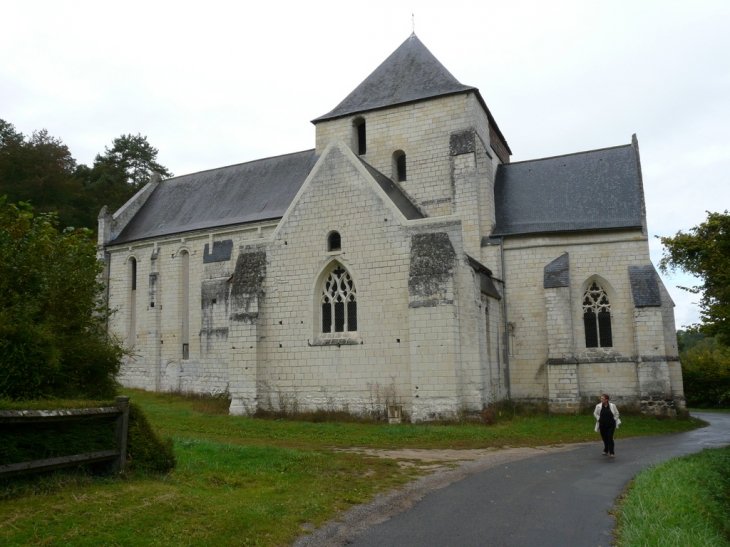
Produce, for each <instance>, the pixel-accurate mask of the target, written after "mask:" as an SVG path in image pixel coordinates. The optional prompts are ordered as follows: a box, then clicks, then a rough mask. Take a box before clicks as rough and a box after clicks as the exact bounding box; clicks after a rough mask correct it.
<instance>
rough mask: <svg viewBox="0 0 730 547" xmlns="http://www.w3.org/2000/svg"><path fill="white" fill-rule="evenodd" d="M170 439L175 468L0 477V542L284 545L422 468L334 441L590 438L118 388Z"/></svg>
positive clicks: (572, 432)
mask: <svg viewBox="0 0 730 547" xmlns="http://www.w3.org/2000/svg"><path fill="white" fill-rule="evenodd" d="M124 394H126V395H130V396H131V398H132V400H133V401H135V402H137V403H139V404H140V405H142V406H143V407H144V409H145V412H146V413H147V415H148V417H149V419H150V421H151V423H152V424H153V425H154V426H155V427H156V428H157V429H158V430H159V432H160V433H162V434H163V435H170V436H172V437H173V438H174V440H175V453H176V456H177V458H178V467H177V469H176V470H175V471H174V472H173V473H171V474H169V475H167V476H165V477H162V478H160V477H153V476H143V475H141V474H132V475H129V476H127V477H126V478H123V479H113V478H99V477H91V476H88V475H84V474H81V473H77V474H56V475H45V476H37V477H32V478H28V479H24V480H15V481H12V482H10V481H6V482H4V483H2V482H0V545H3V546H16V545H17V546H20V545H24V546H26V545H38V546H40V545H44V546H46V545H49V546H50V545H59V546H61V545H63V546H86V545H89V546H91V545H93V546H99V545H130V546H131V545H134V546H153V545H160V546H163V545H170V546H173V545H174V546H178V545H180V546H187V545H221V546H226V545H261V546H274V545H286V544H288V543H291V542H292V541H293V540H294V539H295V538H296V537H297V536H298V535H300V534H302V533H303V529H302V524H304V523H312V524H314V525H315V526H318V525H321V524H322V523H323V522H324V521H325V520H328V519H331V518H335V517H336V515H337V514H338V512H339V511H343V510H346V509H347V508H349V507H351V506H352V505H354V504H359V503H363V502H366V501H368V500H370V499H371V498H372V497H373V495H375V494H376V493H378V492H381V491H385V490H389V489H392V488H395V487H398V486H399V485H402V484H404V483H405V482H407V481H409V480H412V479H413V477H414V476H417V475H419V474H420V473H423V472H426V471H424V470H422V469H420V468H419V466H418V465H416V466H414V467H407V468H403V467H400V466H399V465H398V463H397V462H396V461H394V460H387V459H381V458H374V457H369V456H366V455H361V454H350V453H342V452H338V451H336V450H333V449H334V448H337V447H352V446H361V447H373V448H381V447H382V448H390V449H392V448H399V447H412V448H449V447H452V448H484V447H489V446H505V445H509V446H518V445H533V446H536V445H546V444H555V443H568V442H578V441H586V440H589V441H597V440H598V435H597V434H596V433H594V432H593V423H594V421H593V417H592V416H564V417H552V418H548V417H546V416H539V417H517V418H514V419H511V420H504V421H501V422H499V423H497V424H495V425H492V426H485V425H479V424H464V425H399V426H395V425H394V426H388V425H384V424H375V423H373V424H370V423H330V422H323V423H309V422H295V421H284V420H261V419H250V418H244V417H232V416H227V415H222V414H216V413H215V412H220V411H221V408H220V405H219V404H216V403H215V402H212V403H211V402H210V401H208V402H206V401H201V400H195V399H186V398H182V397H179V396H175V395H167V394H156V393H147V392H143V391H137V390H124ZM697 426H698V422H697V421H696V420H684V421H682V420H667V421H658V420H656V419H652V418H647V417H643V416H629V417H626V419H625V420H624V424H622V426H621V429H620V431H619V436H620V437H627V436H632V435H649V434H657V433H670V432H676V431H685V430H688V429H692V428H695V427H697Z"/></svg>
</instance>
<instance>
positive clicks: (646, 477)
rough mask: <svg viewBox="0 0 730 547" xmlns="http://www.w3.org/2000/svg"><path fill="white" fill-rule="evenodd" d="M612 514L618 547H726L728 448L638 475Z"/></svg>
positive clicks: (729, 533)
mask: <svg viewBox="0 0 730 547" xmlns="http://www.w3.org/2000/svg"><path fill="white" fill-rule="evenodd" d="M615 514H616V519H617V520H616V541H617V545H618V546H619V547H730V447H726V448H721V449H715V450H705V451H703V452H700V453H697V454H693V455H691V456H687V457H683V458H675V459H672V460H669V461H667V462H664V463H661V464H659V465H657V466H655V467H652V468H651V469H648V470H647V471H644V472H642V473H640V474H639V475H637V476H636V478H635V479H634V480H633V481H632V482H631V484H630V485H629V488H628V491H627V493H626V494H625V495H624V497H623V498H622V500H621V501H620V502H619V504H618V506H617V508H616V512H615Z"/></svg>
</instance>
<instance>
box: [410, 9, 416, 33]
mask: <svg viewBox="0 0 730 547" xmlns="http://www.w3.org/2000/svg"><path fill="white" fill-rule="evenodd" d="M411 25H412V26H413V34H416V14H415V13H411Z"/></svg>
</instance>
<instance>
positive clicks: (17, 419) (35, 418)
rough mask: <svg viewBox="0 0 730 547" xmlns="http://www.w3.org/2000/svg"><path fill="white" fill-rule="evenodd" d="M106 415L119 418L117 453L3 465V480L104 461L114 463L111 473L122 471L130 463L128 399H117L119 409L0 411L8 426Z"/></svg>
mask: <svg viewBox="0 0 730 547" xmlns="http://www.w3.org/2000/svg"><path fill="white" fill-rule="evenodd" d="M104 416H116V417H117V418H116V421H117V424H116V425H117V427H116V431H115V434H114V440H115V443H116V450H103V451H101V452H89V453H87V454H74V455H72V456H61V457H60V458H50V459H46V460H35V461H32V462H22V463H11V464H8V465H0V478H7V477H12V476H15V475H21V474H24V473H39V472H41V471H51V470H53V469H61V468H62V467H71V466H74V465H81V464H84V463H98V462H105V461H108V462H111V467H112V471H121V470H123V469H124V464H125V462H126V461H127V434H128V431H129V397H124V396H122V397H117V406H105V407H101V408H79V409H73V410H0V423H5V424H18V423H21V424H31V423H39V422H43V423H46V422H57V421H67V420H78V419H81V418H97V417H99V418H100V417H104Z"/></svg>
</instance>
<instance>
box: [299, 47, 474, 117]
mask: <svg viewBox="0 0 730 547" xmlns="http://www.w3.org/2000/svg"><path fill="white" fill-rule="evenodd" d="M465 91H477V92H478V90H477V88H475V87H471V86H467V85H463V84H462V83H460V82H459V80H457V79H456V78H454V76H453V75H452V74H451V73H450V72H449V71H448V70H446V67H445V66H444V65H442V64H441V62H440V61H439V60H438V59H436V57H434V55H433V53H431V52H430V51H429V50H428V48H427V47H426V46H424V45H423V42H421V40H419V39H418V37H417V36H416V35H415V34H411V35H410V36H409V37H408V38H407V39H406V41H405V42H403V43H402V44H401V45H400V47H398V49H396V50H395V51H394V52H393V53H392V54H391V55H390V57H388V58H387V59H386V60H385V61H383V63H382V64H381V65H380V66H379V67H378V68H376V69H375V70H374V71H373V73H372V74H370V76H368V77H367V78H365V80H364V81H363V82H362V83H361V84H360V85H359V86H357V87H356V88H355V90H354V91H353V92H352V93H350V94H349V95H348V96H347V97H345V100H344V101H342V102H341V103H340V104H338V105H337V106H336V107H335V108H334V109H333V110H332V111H330V112H328V113H327V114H325V115H323V116H320V117H319V118H316V119H314V120H312V123H315V124H316V123H318V122H322V121H325V120H331V119H333V118H340V117H342V116H348V115H350V114H354V113H356V112H365V111H367V110H374V109H376V108H383V107H386V106H393V105H396V104H401V103H408V102H413V101H418V100H421V99H427V98H430V97H438V96H439V95H450V94H453V93H463V92H465Z"/></svg>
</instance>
